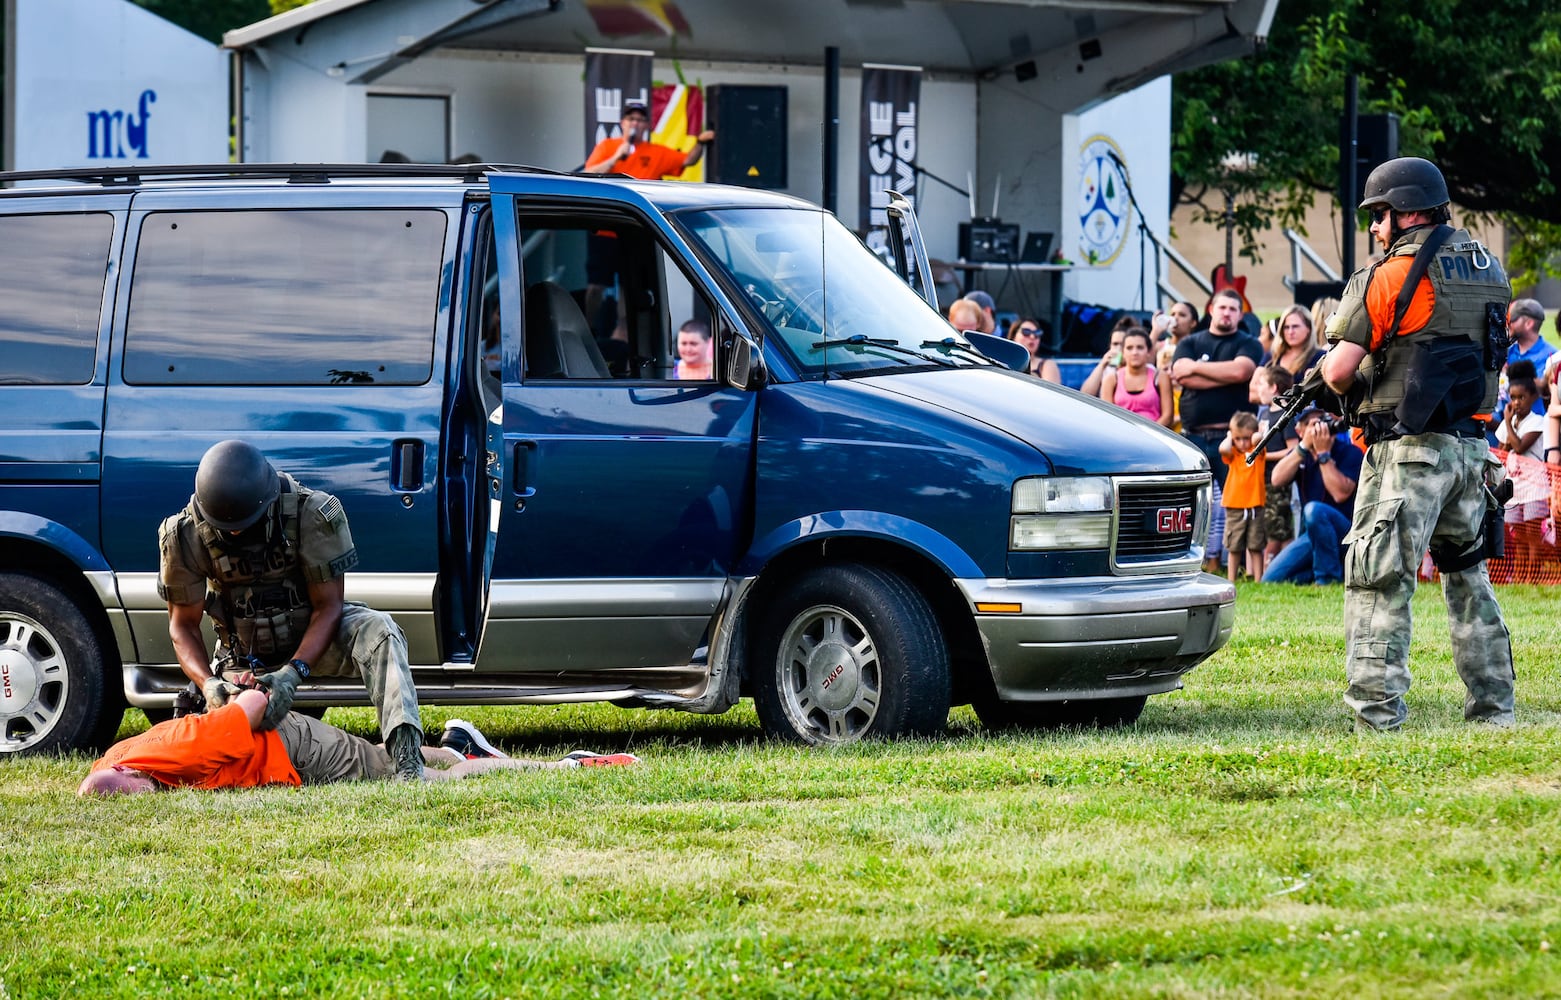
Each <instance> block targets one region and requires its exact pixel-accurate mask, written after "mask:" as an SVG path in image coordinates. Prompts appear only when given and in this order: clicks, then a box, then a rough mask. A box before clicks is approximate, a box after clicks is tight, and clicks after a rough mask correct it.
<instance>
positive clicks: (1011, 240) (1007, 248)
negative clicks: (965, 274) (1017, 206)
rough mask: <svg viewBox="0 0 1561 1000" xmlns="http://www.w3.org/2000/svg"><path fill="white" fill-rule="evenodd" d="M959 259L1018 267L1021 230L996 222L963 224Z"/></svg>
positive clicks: (960, 228)
mask: <svg viewBox="0 0 1561 1000" xmlns="http://www.w3.org/2000/svg"><path fill="white" fill-rule="evenodd" d="M959 257H960V259H961V260H967V261H970V262H971V263H972V264H1017V263H1018V262H1019V226H1018V225H1017V224H1015V223H1012V222H999V221H998V220H996V219H971V220H970V221H969V222H961V223H960V224H959Z"/></svg>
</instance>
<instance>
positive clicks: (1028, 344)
mask: <svg viewBox="0 0 1561 1000" xmlns="http://www.w3.org/2000/svg"><path fill="white" fill-rule="evenodd" d="M1243 305H1244V304H1243V302H1242V300H1241V298H1240V296H1239V295H1238V294H1236V293H1235V292H1228V293H1220V294H1216V295H1215V296H1214V297H1213V298H1211V299H1210V300H1209V303H1208V305H1207V307H1206V308H1205V310H1203V312H1202V315H1201V316H1200V313H1199V310H1198V309H1197V308H1196V307H1195V306H1194V305H1193V304H1192V303H1190V302H1177V303H1174V304H1172V305H1171V306H1170V308H1168V309H1166V310H1164V311H1163V312H1161V311H1156V312H1155V313H1154V314H1153V315H1152V316H1151V317H1150V318H1149V319H1148V321H1147V323H1144V322H1143V321H1141V320H1139V319H1138V318H1135V317H1134V316H1132V315H1126V316H1124V317H1123V318H1122V319H1121V320H1119V321H1118V322H1117V324H1116V326H1115V327H1114V328H1113V330H1112V331H1111V338H1110V341H1109V346H1108V347H1107V349H1106V351H1105V353H1104V354H1102V355H1101V356H1100V357H1099V358H1098V359H1097V360H1096V361H1095V362H1094V365H1093V367H1091V368H1090V370H1089V371H1088V372H1087V374H1085V376H1084V379H1083V382H1082V385H1081V386H1080V391H1081V392H1083V393H1085V394H1086V395H1090V396H1097V397H1099V398H1100V399H1102V400H1105V401H1106V402H1108V403H1112V404H1114V405H1116V406H1120V407H1122V408H1123V409H1125V410H1127V411H1129V412H1130V413H1134V414H1136V415H1138V416H1140V417H1142V418H1143V419H1145V420H1148V421H1151V422H1153V423H1156V424H1159V425H1161V426H1164V427H1167V428H1169V429H1171V430H1173V431H1175V432H1176V433H1178V434H1180V435H1182V437H1184V438H1185V439H1187V441H1188V442H1189V443H1191V444H1192V445H1193V446H1194V447H1196V448H1198V450H1199V451H1201V452H1202V453H1203V454H1204V455H1205V457H1207V458H1208V460H1209V465H1210V468H1211V469H1213V470H1214V480H1215V481H1214V504H1215V511H1214V516H1213V517H1212V518H1211V524H1210V531H1209V538H1208V544H1207V546H1206V550H1205V551H1206V556H1207V558H1206V561H1205V568H1206V569H1208V570H1209V571H1210V572H1222V573H1225V574H1226V575H1227V576H1228V577H1229V578H1230V579H1232V580H1234V579H1236V578H1237V577H1238V576H1241V575H1243V574H1244V575H1246V576H1247V577H1248V578H1250V579H1254V580H1257V579H1260V580H1263V581H1264V582H1273V583H1299V584H1309V583H1338V582H1340V581H1341V580H1342V579H1343V575H1344V570H1343V561H1344V552H1345V546H1344V542H1343V538H1344V535H1345V533H1346V532H1347V531H1348V530H1349V525H1350V522H1351V520H1352V518H1353V516H1354V506H1355V486H1356V483H1357V481H1358V480H1359V479H1360V468H1361V460H1362V458H1363V456H1364V452H1365V442H1364V441H1361V440H1359V438H1358V436H1357V435H1352V434H1351V432H1350V431H1349V429H1348V428H1347V427H1346V426H1345V424H1344V421H1343V420H1342V419H1341V418H1342V414H1333V413H1328V412H1325V411H1323V410H1320V409H1311V410H1308V411H1307V412H1305V413H1302V414H1300V415H1299V416H1298V418H1297V419H1296V420H1295V421H1294V422H1293V423H1292V424H1291V425H1290V427H1288V428H1287V429H1286V430H1285V432H1284V433H1283V435H1282V436H1281V437H1280V438H1279V439H1277V440H1275V441H1271V442H1270V443H1269V445H1268V446H1267V448H1266V449H1265V454H1264V455H1262V456H1259V457H1258V458H1257V459H1256V460H1255V461H1254V462H1253V464H1252V465H1251V466H1250V467H1248V466H1247V464H1246V459H1245V455H1246V450H1247V447H1248V446H1249V445H1250V442H1251V441H1253V440H1255V439H1256V438H1257V437H1259V436H1261V435H1262V434H1263V433H1264V432H1266V431H1267V430H1268V426H1269V422H1270V415H1269V410H1270V407H1271V405H1272V404H1273V401H1274V397H1275V396H1277V395H1279V394H1281V393H1284V392H1286V391H1287V390H1289V389H1290V388H1291V386H1293V385H1295V384H1296V383H1299V382H1300V381H1301V380H1302V379H1303V378H1305V377H1306V374H1307V372H1309V371H1310V370H1311V369H1312V367H1313V366H1314V365H1316V364H1317V363H1318V361H1319V360H1320V359H1321V358H1322V357H1323V355H1324V354H1325V353H1326V351H1327V342H1326V340H1325V339H1324V330H1325V329H1326V326H1327V321H1328V317H1329V316H1331V315H1332V314H1333V312H1334V310H1335V309H1337V308H1338V305H1339V302H1338V300H1337V299H1333V298H1322V299H1318V300H1317V301H1316V302H1314V303H1312V304H1311V305H1310V306H1309V307H1308V306H1305V305H1300V304H1297V305H1294V306H1291V307H1290V308H1288V309H1286V310H1285V311H1284V312H1283V313H1281V314H1280V315H1279V316H1278V317H1277V318H1276V319H1273V320H1270V321H1269V322H1268V323H1267V324H1263V323H1259V322H1258V320H1257V318H1256V317H1254V316H1252V315H1251V313H1244V312H1243ZM1139 315H1140V316H1142V315H1143V314H1139ZM949 320H950V322H951V323H952V324H953V325H954V326H955V327H956V328H958V329H962V330H977V331H981V332H988V333H990V332H994V330H995V331H997V332H999V333H1000V334H1004V333H1006V336H1007V337H1008V338H1009V339H1011V340H1014V341H1016V342H1018V343H1020V344H1022V345H1023V346H1024V347H1025V348H1026V349H1027V350H1028V351H1029V352H1030V358H1031V363H1030V366H1029V371H1030V374H1032V375H1034V376H1036V377H1038V378H1042V379H1045V380H1047V381H1051V382H1061V381H1062V375H1061V372H1060V370H1059V368H1058V365H1057V362H1056V361H1055V360H1054V359H1052V358H1050V357H1047V356H1045V354H1044V353H1043V352H1042V349H1041V347H1042V342H1043V340H1044V333H1043V327H1042V324H1041V323H1040V322H1039V321H1038V320H1036V319H1034V318H1032V317H1021V318H1018V319H1016V320H1013V321H1012V322H1010V323H1009V324H1008V325H1007V328H1006V331H1004V328H1003V326H1002V323H1001V319H1000V318H999V317H998V316H997V314H996V311H995V310H994V308H993V305H992V300H991V297H990V296H988V295H986V293H984V292H976V293H973V294H972V295H971V296H969V297H967V298H964V299H960V300H958V301H956V302H955V303H954V304H953V306H952V307H951V308H950V310H949ZM1544 321H1545V310H1544V307H1543V306H1542V305H1540V303H1539V302H1537V301H1536V300H1534V299H1530V298H1521V299H1515V300H1513V302H1512V304H1511V306H1510V307H1509V309H1508V324H1509V329H1510V331H1511V334H1512V347H1511V350H1510V351H1509V352H1508V358H1507V362H1508V363H1507V367H1506V368H1505V370H1504V371H1503V374H1502V379H1501V392H1500V397H1499V399H1498V402H1497V405H1496V408H1495V410H1494V411H1493V412H1492V413H1491V414H1490V417H1489V419H1488V421H1487V425H1486V426H1487V429H1488V430H1489V432H1490V434H1489V438H1490V445H1491V448H1492V450H1493V452H1494V453H1495V454H1496V455H1497V457H1498V458H1499V459H1500V460H1501V461H1502V462H1503V463H1504V464H1505V465H1506V468H1507V473H1508V476H1509V477H1510V478H1511V479H1512V481H1513V487H1514V495H1513V499H1512V500H1511V501H1510V502H1509V504H1508V506H1507V509H1506V513H1505V520H1506V539H1505V541H1506V545H1507V558H1506V559H1505V560H1501V561H1498V562H1493V563H1492V566H1491V574H1492V577H1493V578H1495V579H1497V580H1499V581H1512V582H1532V581H1536V580H1541V579H1550V578H1551V577H1558V576H1561V549H1558V547H1557V544H1556V542H1557V539H1556V530H1555V522H1554V518H1553V514H1552V512H1553V511H1554V510H1555V509H1556V508H1557V506H1558V504H1561V405H1554V403H1553V400H1554V398H1555V397H1554V395H1553V393H1554V392H1555V386H1556V384H1557V380H1558V378H1561V352H1558V351H1557V349H1556V348H1555V347H1554V346H1552V345H1551V344H1550V343H1549V342H1547V341H1546V340H1545V338H1544V336H1543V334H1542V330H1543V326H1544ZM1554 325H1555V329H1556V333H1557V335H1558V337H1561V315H1557V316H1556V317H1555V320H1554ZM1252 424H1255V426H1252ZM1232 477H1234V480H1232ZM1232 486H1234V487H1235V488H1231V487H1232ZM1427 572H1429V569H1427Z"/></svg>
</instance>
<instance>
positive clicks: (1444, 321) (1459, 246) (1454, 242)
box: [1345, 226, 1512, 430]
mask: <svg viewBox="0 0 1561 1000" xmlns="http://www.w3.org/2000/svg"><path fill="white" fill-rule="evenodd" d="M1431 231H1432V229H1431V227H1429V226H1428V227H1425V228H1423V229H1418V230H1416V231H1415V232H1413V233H1410V234H1408V235H1407V236H1405V237H1404V238H1402V239H1400V240H1399V241H1398V242H1397V243H1395V244H1394V245H1393V247H1392V248H1391V249H1390V250H1389V251H1388V257H1389V258H1391V257H1408V256H1413V255H1414V254H1415V253H1417V252H1418V251H1419V249H1420V245H1421V244H1422V243H1424V242H1425V239H1426V237H1427V236H1429V235H1430V234H1431ZM1385 259H1386V258H1385ZM1373 271H1374V269H1373ZM1373 271H1368V272H1365V274H1366V278H1365V281H1364V282H1363V284H1362V286H1361V288H1360V295H1361V297H1362V299H1364V298H1365V293H1366V287H1365V286H1366V285H1367V284H1369V283H1370V281H1371V274H1372V273H1373ZM1426 280H1428V281H1430V282H1431V290H1432V292H1433V293H1434V294H1435V296H1436V303H1435V305H1434V307H1433V308H1432V311H1431V319H1430V321H1429V322H1427V323H1426V325H1425V326H1424V327H1422V328H1421V329H1419V330H1416V331H1414V332H1413V333H1407V334H1405V333H1400V334H1399V335H1398V336H1397V337H1395V338H1393V341H1392V342H1391V343H1390V344H1388V346H1387V348H1386V354H1385V355H1384V356H1383V358H1382V364H1381V366H1380V368H1379V367H1378V364H1377V356H1376V355H1375V354H1368V355H1367V356H1366V358H1365V360H1364V361H1362V362H1361V366H1360V370H1359V371H1358V372H1357V373H1356V378H1357V382H1358V384H1360V385H1363V386H1365V387H1366V391H1365V394H1364V397H1363V398H1362V399H1361V401H1360V403H1359V405H1358V406H1357V408H1356V414H1355V415H1356V417H1357V420H1358V421H1359V420H1364V419H1366V418H1369V417H1370V416H1372V415H1373V414H1385V413H1392V412H1393V411H1395V410H1396V409H1397V408H1398V406H1399V404H1400V403H1401V402H1403V400H1404V397H1405V395H1406V393H1407V392H1408V391H1409V383H1410V379H1409V377H1408V376H1409V372H1410V367H1411V362H1412V361H1413V359H1414V357H1415V354H1416V352H1417V351H1418V350H1419V349H1420V345H1421V343H1422V342H1424V341H1430V340H1435V339H1439V338H1464V337H1467V338H1468V340H1469V342H1470V347H1471V350H1470V353H1469V359H1470V363H1471V364H1474V365H1479V364H1480V357H1481V352H1482V350H1483V347H1484V344H1485V328H1486V304H1487V303H1493V302H1499V303H1500V304H1501V307H1502V309H1503V310H1505V308H1506V304H1507V302H1508V301H1510V299H1511V297H1512V290H1511V287H1510V286H1509V285H1508V284H1507V275H1506V272H1504V271H1503V270H1502V267H1501V263H1500V262H1499V261H1497V260H1496V259H1495V257H1493V256H1492V255H1491V253H1490V251H1488V250H1486V249H1485V247H1484V246H1482V245H1481V244H1480V242H1479V241H1478V240H1476V239H1473V238H1471V237H1470V235H1469V234H1468V233H1467V232H1466V231H1464V230H1462V229H1459V230H1457V231H1455V232H1454V233H1453V234H1452V236H1450V237H1449V238H1448V240H1447V243H1446V244H1444V245H1443V246H1442V248H1441V249H1440V250H1438V251H1437V253H1436V256H1435V258H1433V259H1432V261H1431V265H1430V266H1429V267H1428V268H1426ZM1351 284H1354V282H1353V281H1352V282H1351ZM1352 290H1353V289H1352ZM1345 294H1346V295H1348V294H1349V291H1346V293H1345ZM1373 376H1375V377H1373ZM1484 379H1485V385H1484V394H1483V398H1482V400H1481V402H1480V405H1479V410H1478V411H1477V412H1489V411H1490V408H1491V407H1492V406H1493V405H1494V404H1495V402H1496V391H1497V382H1498V376H1497V374H1496V373H1494V372H1486V373H1485V376H1484ZM1473 412H1476V411H1472V410H1471V411H1470V414H1472V413H1473ZM1470 414H1465V416H1467V415H1470ZM1427 429H1428V430H1436V429H1438V428H1435V427H1431V428H1427Z"/></svg>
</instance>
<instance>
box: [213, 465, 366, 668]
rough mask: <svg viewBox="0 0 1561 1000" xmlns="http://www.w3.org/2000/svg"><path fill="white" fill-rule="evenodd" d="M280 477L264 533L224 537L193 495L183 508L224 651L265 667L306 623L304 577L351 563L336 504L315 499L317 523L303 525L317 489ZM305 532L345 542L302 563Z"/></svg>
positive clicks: (309, 612) (286, 654)
mask: <svg viewBox="0 0 1561 1000" xmlns="http://www.w3.org/2000/svg"><path fill="white" fill-rule="evenodd" d="M283 482H284V484H285V485H284V488H283V491H282V494H281V495H280V496H278V497H277V499H276V502H275V505H274V506H273V509H272V510H271V511H269V512H267V514H266V515H265V517H264V518H262V520H261V522H260V523H259V524H257V525H256V528H257V529H258V528H261V527H262V526H263V528H264V530H263V531H257V530H252V532H251V533H252V534H253V535H254V536H255V537H254V538H253V539H251V538H250V537H249V536H250V534H251V533H246V534H245V535H244V536H242V537H240V538H239V539H232V538H225V537H224V536H223V534H222V533H221V532H220V531H218V530H217V529H216V528H213V527H212V526H211V525H209V524H207V523H206V522H205V521H204V520H201V519H200V517H199V516H198V515H197V514H196V513H195V505H194V501H193V498H192V500H191V503H190V506H189V507H187V508H186V510H185V513H186V515H187V516H189V517H191V518H193V519H194V523H195V531H196V534H197V536H198V537H199V539H200V542H201V545H202V547H203V548H204V549H205V550H206V555H207V558H208V560H209V562H210V566H209V568H208V577H207V589H206V602H205V604H206V613H207V614H209V615H210V616H211V618H212V622H213V623H214V624H215V626H216V629H217V636H218V638H219V639H221V640H222V645H223V646H224V647H225V648H226V649H230V650H231V649H235V648H236V649H237V650H238V651H240V652H242V653H248V654H252V655H254V656H258V657H259V658H260V659H261V660H264V661H265V662H266V663H267V664H268V665H271V666H275V665H276V664H277V663H281V662H285V661H286V660H287V659H288V658H290V657H291V656H292V655H293V652H294V650H295V649H296V648H297V646H298V642H299V640H300V639H301V638H302V637H303V634H304V632H305V630H307V629H308V627H309V620H310V618H311V617H313V614H314V608H313V605H312V604H311V603H310V601H309V581H310V580H311V579H314V578H317V577H321V576H323V575H325V574H322V572H321V570H324V571H325V573H326V574H328V575H329V577H335V576H340V575H341V574H343V573H345V572H346V571H347V570H348V569H350V568H351V567H352V566H353V565H355V564H356V563H357V552H356V549H354V548H351V547H350V546H351V541H350V536H349V535H347V533H346V531H345V525H346V516H345V514H344V513H343V512H342V510H341V504H340V502H339V501H338V500H337V499H336V498H335V497H332V496H326V497H325V499H324V502H323V503H315V504H314V506H315V507H316V508H318V509H317V510H315V511H314V512H313V513H312V515H311V516H312V517H314V518H315V520H316V521H317V522H318V524H312V525H310V526H309V527H308V528H306V527H305V526H304V525H303V523H302V522H303V514H304V512H305V511H306V510H308V509H309V508H310V501H311V498H312V497H315V496H316V493H315V491H313V490H310V489H306V488H305V487H303V486H300V485H299V484H298V482H297V480H295V479H293V478H292V477H291V476H287V475H285V474H284V477H283ZM305 530H310V531H314V532H316V535H317V536H318V533H319V532H321V531H325V532H329V533H330V534H331V535H332V536H339V537H340V540H341V541H343V542H345V543H346V546H347V547H346V548H345V551H340V552H339V553H336V554H335V555H336V557H335V558H334V559H331V560H330V563H329V565H328V566H325V567H306V566H305V565H304V564H303V557H304V552H303V546H301V544H300V540H301V536H302V534H303V532H304V531H305ZM224 605H226V606H224ZM230 617H231V620H232V630H233V632H234V633H236V634H235V635H233V636H230V635H229V634H228V629H229V618H230ZM235 639H236V642H235Z"/></svg>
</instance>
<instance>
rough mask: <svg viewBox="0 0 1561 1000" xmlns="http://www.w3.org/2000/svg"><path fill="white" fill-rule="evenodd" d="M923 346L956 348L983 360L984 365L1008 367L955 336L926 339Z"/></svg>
mask: <svg viewBox="0 0 1561 1000" xmlns="http://www.w3.org/2000/svg"><path fill="white" fill-rule="evenodd" d="M921 346H922V347H949V348H952V349H954V350H956V351H959V352H960V353H961V354H966V355H969V356H970V357H972V358H975V359H976V360H977V361H979V362H981V363H982V364H984V365H997V366H998V367H999V368H1006V367H1007V365H1003V364H1000V363H999V362H997V361H994V360H993V359H992V358H989V357H987V356H986V355H985V354H982V353H981V352H980V351H978V350H976V349H975V348H974V347H971V346H970V345H969V344H967V343H965V342H964V341H961V340H958V339H956V338H954V337H944V338H943V339H942V340H924V341H922V342H921Z"/></svg>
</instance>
